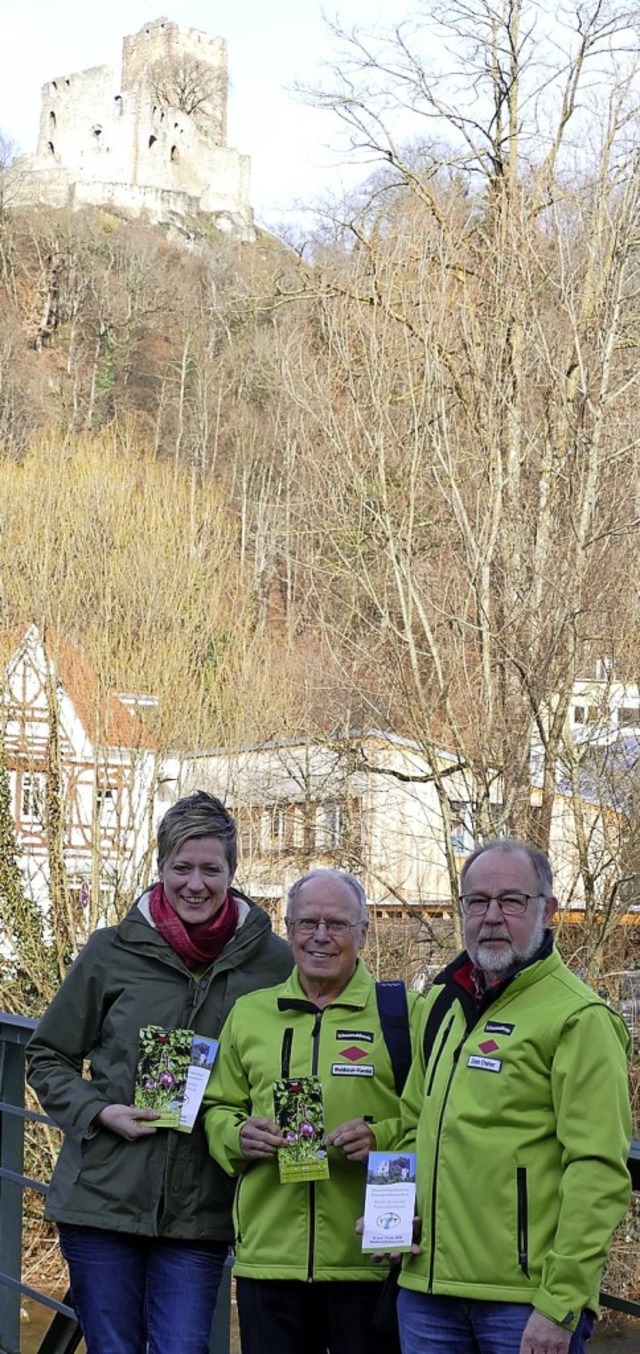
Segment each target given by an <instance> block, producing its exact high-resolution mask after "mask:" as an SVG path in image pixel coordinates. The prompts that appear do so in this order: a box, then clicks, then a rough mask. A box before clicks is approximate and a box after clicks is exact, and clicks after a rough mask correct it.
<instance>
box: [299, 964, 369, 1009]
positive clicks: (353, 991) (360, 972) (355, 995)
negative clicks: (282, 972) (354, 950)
mask: <svg viewBox="0 0 640 1354" xmlns="http://www.w3.org/2000/svg"><path fill="white" fill-rule="evenodd" d="M372 987H373V978H372V977H371V974H370V973H369V970H368V968H366V967H365V965H364V964H363V962H362V960H361V959H357V960H356V967H355V970H354V972H353V974H352V976H351V978H350V979H349V982H348V983H347V986H346V987H345V988H343V990H342V992H341V993H340V995H339V996H338V997H336V998H335V999H334V1000H333V1001H332V1002H330V1003H329V1005H330V1006H348V1007H350V1008H351V1009H352V1010H354V1011H361V1010H363V1008H364V1007H365V1006H366V1004H367V1001H368V1000H369V997H370V996H371V988H372ZM317 1009H318V1007H317V1006H316V1004H315V1002H313V1001H312V1000H311V999H310V998H309V997H308V996H307V994H306V992H305V990H304V988H303V986H302V983H301V982H300V974H299V972H298V969H297V968H294V969H293V970H292V972H291V974H290V976H289V977H288V978H287V981H286V983H285V984H284V986H283V987H281V988H280V992H279V996H278V1010H280V1011H290V1010H298V1011H299V1010H303V1011H309V1010H312V1011H316V1010H317ZM325 1009H326V1008H325Z"/></svg>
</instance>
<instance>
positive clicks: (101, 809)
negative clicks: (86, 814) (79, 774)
mask: <svg viewBox="0 0 640 1354" xmlns="http://www.w3.org/2000/svg"><path fill="white" fill-rule="evenodd" d="M96 813H97V816H98V819H99V821H100V823H101V824H102V826H103V827H111V826H112V825H113V824H114V823H115V821H116V795H115V790H113V789H112V788H111V786H110V785H104V786H101V788H100V789H99V790H96Z"/></svg>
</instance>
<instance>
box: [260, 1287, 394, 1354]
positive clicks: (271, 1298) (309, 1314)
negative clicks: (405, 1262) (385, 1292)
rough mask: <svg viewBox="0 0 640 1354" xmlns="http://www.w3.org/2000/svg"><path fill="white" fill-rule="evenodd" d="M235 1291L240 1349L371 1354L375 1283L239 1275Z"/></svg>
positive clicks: (282, 1353)
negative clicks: (252, 1277) (304, 1280)
mask: <svg viewBox="0 0 640 1354" xmlns="http://www.w3.org/2000/svg"><path fill="white" fill-rule="evenodd" d="M236 1294H237V1299H238V1317H239V1320H240V1338H241V1343H242V1354H326V1351H327V1350H328V1351H329V1354H375V1351H376V1344H375V1341H374V1337H373V1333H372V1328H371V1322H372V1317H373V1313H374V1311H375V1309H376V1304H377V1302H378V1297H379V1295H380V1284H378V1283H369V1282H367V1281H363V1282H358V1283H351V1282H348V1281H346V1282H344V1283H343V1282H338V1281H336V1282H335V1283H298V1282H294V1281H290V1280H287V1279H237V1280H236ZM380 1354H383V1351H380Z"/></svg>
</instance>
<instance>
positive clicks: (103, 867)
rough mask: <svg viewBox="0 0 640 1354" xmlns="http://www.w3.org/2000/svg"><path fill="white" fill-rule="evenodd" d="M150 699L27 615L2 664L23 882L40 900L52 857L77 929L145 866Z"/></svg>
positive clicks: (149, 820)
mask: <svg viewBox="0 0 640 1354" xmlns="http://www.w3.org/2000/svg"><path fill="white" fill-rule="evenodd" d="M149 702H150V698H149V697H141V698H138V697H135V696H130V695H121V696H119V695H117V694H116V693H115V692H112V691H108V690H106V689H105V688H104V687H103V686H102V685H101V683H100V682H99V680H98V677H97V675H96V673H95V672H94V671H93V670H92V668H91V667H90V665H89V664H88V663H87V661H86V660H85V659H84V658H83V657H82V656H81V655H80V654H78V653H77V652H76V651H75V650H74V649H73V648H71V646H70V645H69V644H67V643H66V642H65V641H63V640H62V639H60V638H59V637H58V636H57V635H54V634H53V633H51V632H49V633H48V634H47V635H46V639H44V640H43V638H42V636H41V635H40V633H39V631H38V629H37V627H36V626H35V625H31V626H30V627H29V628H28V630H27V631H26V633H25V634H24V635H23V636H22V638H21V640H20V642H19V644H18V646H17V648H16V649H15V651H14V652H13V654H12V656H11V658H10V659H9V662H8V663H7V666H6V668H5V673H4V683H3V690H2V707H3V724H4V740H3V741H4V759H5V767H6V770H7V772H8V778H9V791H10V796H11V803H12V810H13V818H14V824H15V834H16V842H17V846H18V853H19V863H20V866H21V868H22V872H23V876H24V880H25V886H26V888H27V890H28V892H29V894H30V895H31V896H32V897H33V898H34V899H35V900H36V901H37V902H38V903H39V904H41V905H42V906H43V908H45V909H47V908H48V904H49V902H50V899H51V890H52V888H55V887H56V866H57V864H60V865H61V866H62V869H63V871H64V880H63V887H64V889H65V890H66V892H67V895H68V897H69V898H70V899H71V900H73V902H74V904H75V906H76V909H77V917H78V923H79V931H80V932H82V931H83V930H84V931H89V930H91V929H93V927H94V926H96V925H99V924H100V923H101V922H104V921H106V920H109V919H113V917H114V916H115V915H116V914H117V913H118V912H121V911H122V909H123V907H124V905H125V904H126V902H127V901H128V900H129V899H130V897H131V894H132V893H133V891H134V890H135V888H136V886H137V885H138V884H139V883H140V882H141V880H142V876H143V875H144V874H145V871H146V869H147V867H148V861H149V847H150V840H151V836H152V832H153V827H154V792H155V778H156V754H155V751H154V747H153V743H152V740H151V738H150V736H149V732H148V730H147V728H146V727H145V720H144V709H143V707H144V706H148V704H149Z"/></svg>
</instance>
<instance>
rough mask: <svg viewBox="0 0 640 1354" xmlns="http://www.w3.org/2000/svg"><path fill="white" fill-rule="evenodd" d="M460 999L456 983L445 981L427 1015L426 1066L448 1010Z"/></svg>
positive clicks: (424, 1043)
mask: <svg viewBox="0 0 640 1354" xmlns="http://www.w3.org/2000/svg"><path fill="white" fill-rule="evenodd" d="M457 1000H458V993H457V992H456V989H455V984H454V983H451V982H449V983H445V984H444V986H443V987H442V989H441V991H440V992H439V993H438V995H437V997H436V999H435V1001H434V1003H433V1006H432V1007H431V1010H430V1011H429V1014H428V1016H427V1023H426V1025H425V1027H424V1035H423V1039H422V1052H423V1055H424V1065H425V1068H427V1067H428V1066H429V1059H430V1057H431V1054H432V1053H433V1045H434V1044H435V1042H436V1038H437V1035H438V1030H439V1029H440V1026H441V1025H442V1024H443V1022H444V1018H445V1016H446V1014H447V1011H449V1010H450V1009H451V1007H452V1006H453V1003H454V1001H457Z"/></svg>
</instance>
